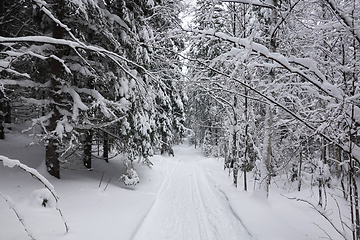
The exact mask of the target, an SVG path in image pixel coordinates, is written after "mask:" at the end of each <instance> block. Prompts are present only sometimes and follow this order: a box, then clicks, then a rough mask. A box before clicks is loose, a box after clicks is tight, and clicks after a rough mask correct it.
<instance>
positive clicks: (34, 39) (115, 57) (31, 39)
mask: <svg viewBox="0 0 360 240" xmlns="http://www.w3.org/2000/svg"><path fill="white" fill-rule="evenodd" d="M21 42H27V43H46V44H51V45H61V46H67V47H70V48H72V49H73V50H74V51H75V52H76V53H78V51H77V49H83V50H87V51H92V52H96V53H98V54H99V55H101V56H102V57H105V58H108V59H110V60H111V61H113V62H114V63H115V64H116V65H117V66H119V67H120V68H121V69H122V70H123V71H125V73H126V74H127V75H128V76H130V77H131V78H132V79H134V80H135V81H136V82H137V83H138V84H139V85H141V83H140V82H139V79H138V78H137V77H136V76H135V75H134V74H133V73H132V72H131V71H129V70H127V69H125V67H124V66H123V65H122V64H121V63H120V62H119V60H122V61H125V62H127V63H129V64H131V65H133V66H134V67H136V68H139V69H141V70H142V71H144V73H146V74H147V75H148V76H149V77H151V78H152V79H155V80H156V77H154V76H153V75H152V74H151V73H150V72H149V71H148V70H147V69H146V68H144V67H143V66H141V65H139V64H137V63H135V62H133V61H131V60H129V59H127V58H125V57H123V56H121V55H119V54H117V53H115V52H112V51H109V50H106V49H104V48H102V47H97V46H92V45H86V44H84V43H81V42H80V43H79V42H77V41H72V40H67V39H58V38H53V37H47V36H26V37H14V38H12V37H2V36H0V44H7V43H21ZM78 54H79V53H78ZM80 56H81V55H80ZM82 59H83V60H84V58H83V57H82Z"/></svg>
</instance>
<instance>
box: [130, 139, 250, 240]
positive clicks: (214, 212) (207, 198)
mask: <svg viewBox="0 0 360 240" xmlns="http://www.w3.org/2000/svg"><path fill="white" fill-rule="evenodd" d="M174 151H175V157H174V158H166V161H168V163H166V164H165V180H164V182H163V184H162V186H161V188H160V190H159V192H158V194H157V197H156V200H155V202H154V204H153V206H152V208H151V209H150V211H149V212H148V214H147V215H146V217H145V218H144V220H143V221H142V223H141V224H140V226H139V228H138V229H137V230H136V231H135V233H134V237H133V239H134V240H140V239H149V240H151V239H159V240H160V239H209V240H210V239H226V240H232V239H234V240H235V239H241V240H246V239H250V235H249V233H248V231H247V230H246V228H245V227H244V226H243V225H242V223H241V222H240V220H239V218H238V217H237V216H236V215H234V213H233V211H232V209H231V207H230V205H229V203H228V201H227V199H226V197H225V196H224V195H223V194H222V193H221V192H220V191H219V190H218V189H217V188H216V185H215V183H214V182H213V181H212V179H211V171H210V170H208V169H206V168H204V167H202V166H200V165H199V164H198V161H200V160H201V159H204V157H203V156H201V155H199V152H198V151H196V150H194V149H193V148H190V147H186V146H185V145H182V146H178V147H175V148H174Z"/></svg>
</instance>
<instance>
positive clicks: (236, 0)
mask: <svg viewBox="0 0 360 240" xmlns="http://www.w3.org/2000/svg"><path fill="white" fill-rule="evenodd" d="M221 2H231V3H243V4H249V5H254V6H258V7H266V8H275V6H274V5H272V4H269V3H266V2H262V1H259V0H221Z"/></svg>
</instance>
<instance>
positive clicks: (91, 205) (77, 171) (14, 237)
mask: <svg viewBox="0 0 360 240" xmlns="http://www.w3.org/2000/svg"><path fill="white" fill-rule="evenodd" d="M30 141H31V139H30V138H29V137H27V136H25V135H23V134H20V133H19V131H17V129H16V127H14V128H13V130H12V132H11V133H7V135H6V139H5V140H0V155H5V156H7V157H9V158H13V159H19V160H20V161H21V162H22V163H25V164H27V165H28V166H30V167H33V168H36V169H37V170H38V171H39V172H40V173H41V174H43V175H44V176H45V177H46V178H47V179H48V180H49V181H50V182H51V183H52V184H53V185H54V187H55V191H56V192H57V194H58V195H59V196H60V200H59V207H60V209H61V210H62V212H63V214H64V217H65V219H66V221H67V223H68V225H69V228H70V231H69V232H68V233H67V234H65V227H64V224H63V222H62V220H61V217H60V216H59V213H58V212H57V211H56V209H55V204H54V203H53V202H52V201H49V203H48V204H47V207H43V206H42V199H43V197H44V196H45V197H46V196H47V195H49V194H48V191H47V190H46V189H44V186H43V185H42V184H41V183H40V182H38V181H36V180H35V179H33V178H32V177H31V176H30V175H29V174H28V173H26V172H24V171H23V170H21V169H19V168H7V167H4V166H2V164H0V192H1V193H2V194H3V195H6V196H9V197H11V199H12V200H13V202H14V203H15V206H16V208H17V209H18V210H19V211H21V212H22V216H23V217H24V223H25V225H26V226H27V228H28V230H29V232H30V233H31V234H32V235H33V236H34V238H35V239H38V240H49V239H51V240H99V239H106V240H112V239H114V240H115V239H116V240H122V239H124V240H128V239H129V240H130V239H134V240H142V239H143V240H151V239H153V240H161V239H164V240H166V239H179V240H180V239H186V240H188V239H224V240H232V239H234V240H235V239H239V240H247V239H252V240H275V239H276V240H277V239H279V240H280V239H284V240H303V239H323V238H324V237H326V234H328V235H329V236H331V237H332V238H333V239H341V238H340V236H339V235H338V234H337V233H336V232H335V231H334V230H333V228H332V227H331V226H330V224H329V223H328V222H327V221H326V220H324V219H323V218H322V217H321V216H320V215H319V214H318V213H317V212H316V211H314V210H313V209H312V208H311V207H310V206H309V205H307V204H306V203H303V202H297V201H294V200H289V199H288V197H298V198H304V199H310V198H308V197H307V196H308V195H309V196H311V192H312V191H311V190H310V187H309V186H307V187H306V186H304V189H305V190H304V191H303V192H300V193H298V192H289V191H285V190H282V189H281V188H275V187H273V188H272V189H271V192H270V197H269V199H263V198H262V197H260V196H259V195H257V194H256V191H255V192H254V191H253V188H252V187H251V189H250V190H249V191H248V192H245V191H243V190H242V183H241V180H240V183H239V187H238V188H235V187H234V186H233V184H232V181H231V176H229V175H228V172H227V171H226V170H225V171H224V170H223V160H222V159H215V158H206V157H203V156H202V155H201V153H200V151H199V150H198V149H194V148H193V147H191V146H189V145H188V144H186V143H185V144H183V145H180V146H176V147H174V152H175V157H168V156H154V157H153V158H152V159H151V161H152V162H153V164H154V165H153V167H152V168H151V169H150V168H148V167H146V166H143V165H141V164H135V168H136V171H137V172H138V174H139V177H140V183H139V184H138V185H136V186H133V187H128V186H125V185H124V184H123V183H121V182H119V181H118V179H119V177H120V176H121V175H122V174H123V173H124V170H125V169H124V166H123V164H122V163H121V162H120V161H118V160H116V159H114V160H112V161H110V163H109V164H107V163H105V162H103V161H101V160H94V162H93V166H94V169H93V170H92V171H88V170H85V169H84V168H83V167H82V166H81V164H79V165H72V166H68V167H67V169H63V170H62V172H61V179H60V180H58V179H55V178H53V177H51V176H49V175H48V174H47V173H46V171H45V167H44V164H43V160H44V147H43V146H33V147H28V144H29V143H30ZM102 176H103V180H102V181H101V186H100V187H99V184H100V179H101V178H102ZM240 179H241V178H240ZM109 181H110V183H109V184H108V182H109ZM107 184H108V186H107ZM249 185H250V186H253V182H251V181H250V183H249ZM306 188H308V190H307V189H306ZM314 191H315V190H314ZM47 197H48V198H49V196H47ZM311 197H313V196H311ZM338 204H340V206H345V204H346V203H345V202H341V201H340V202H338ZM331 207H332V205H331V202H330V201H329V206H328V213H329V214H331V211H332V213H333V214H332V215H330V217H331V219H334V221H336V219H337V210H336V209H335V208H334V209H331ZM322 229H323V230H324V231H325V232H326V233H325V232H324V231H323V230H322ZM0 239H1V240H19V239H30V238H29V236H28V235H27V233H26V232H25V231H24V228H23V226H22V225H21V223H20V222H19V221H18V219H17V217H16V215H15V213H14V212H13V210H12V209H10V208H9V206H8V203H7V202H6V201H5V200H4V199H3V198H0Z"/></svg>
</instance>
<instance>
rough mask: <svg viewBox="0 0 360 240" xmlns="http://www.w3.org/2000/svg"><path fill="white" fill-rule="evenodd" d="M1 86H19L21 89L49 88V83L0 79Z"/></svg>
mask: <svg viewBox="0 0 360 240" xmlns="http://www.w3.org/2000/svg"><path fill="white" fill-rule="evenodd" d="M0 84H4V85H17V86H21V87H48V85H49V83H48V82H47V83H37V82H34V81H31V80H28V79H23V80H12V79H0Z"/></svg>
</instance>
